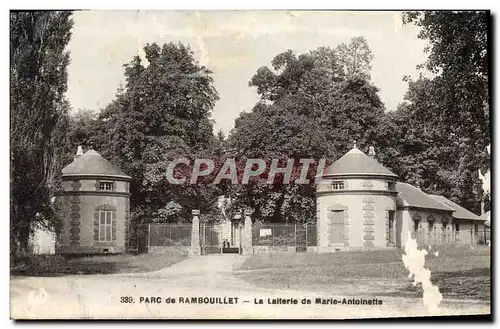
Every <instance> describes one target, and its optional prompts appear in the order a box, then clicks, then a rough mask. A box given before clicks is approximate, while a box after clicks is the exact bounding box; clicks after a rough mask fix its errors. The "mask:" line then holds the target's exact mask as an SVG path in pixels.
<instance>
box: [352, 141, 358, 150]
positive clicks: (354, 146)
mask: <svg viewBox="0 0 500 329" xmlns="http://www.w3.org/2000/svg"><path fill="white" fill-rule="evenodd" d="M353 144H354V145H353V147H352V148H353V149H355V148H357V147H356V141H353Z"/></svg>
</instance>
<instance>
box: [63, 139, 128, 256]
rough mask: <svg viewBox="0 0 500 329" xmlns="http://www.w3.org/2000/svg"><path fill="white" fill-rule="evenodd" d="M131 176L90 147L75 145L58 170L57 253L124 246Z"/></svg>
mask: <svg viewBox="0 0 500 329" xmlns="http://www.w3.org/2000/svg"><path fill="white" fill-rule="evenodd" d="M130 180H131V177H130V176H128V175H126V174H125V173H124V172H123V171H121V170H120V169H119V168H118V167H116V166H114V165H113V164H112V163H111V162H109V161H108V160H106V159H104V158H103V157H102V156H101V155H100V154H99V153H97V152H96V151H94V150H92V149H90V150H88V151H87V152H85V153H83V152H82V148H81V147H78V152H77V155H76V156H75V158H74V160H73V162H71V163H70V164H69V165H67V166H66V167H65V168H64V169H63V170H62V188H63V192H62V195H61V196H60V197H59V200H58V203H59V204H60V211H61V215H62V218H63V224H62V229H61V232H60V233H59V235H58V237H57V250H56V252H57V253H60V254H75V253H78V254H103V253H121V252H125V250H126V248H127V240H128V239H127V236H128V225H129V207H130V203H129V200H130V192H129V186H130V185H129V184H130Z"/></svg>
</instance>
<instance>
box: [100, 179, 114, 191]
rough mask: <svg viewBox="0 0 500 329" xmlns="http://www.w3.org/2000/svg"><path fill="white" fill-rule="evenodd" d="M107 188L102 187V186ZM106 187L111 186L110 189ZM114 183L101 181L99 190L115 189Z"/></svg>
mask: <svg viewBox="0 0 500 329" xmlns="http://www.w3.org/2000/svg"><path fill="white" fill-rule="evenodd" d="M103 186H104V187H105V188H102V187H103ZM106 187H110V188H109V189H108V188H106ZM113 187H114V183H113V182H112V181H99V191H113Z"/></svg>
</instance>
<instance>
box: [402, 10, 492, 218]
mask: <svg viewBox="0 0 500 329" xmlns="http://www.w3.org/2000/svg"><path fill="white" fill-rule="evenodd" d="M403 22H404V23H405V24H408V23H414V24H416V25H417V26H420V27H421V28H422V30H421V32H420V34H419V38H421V39H424V40H427V41H428V42H429V45H428V47H427V48H426V51H427V52H428V53H429V57H428V60H427V61H426V62H425V63H423V64H422V65H421V66H420V67H421V68H424V69H427V70H429V71H431V72H432V73H433V74H434V77H433V78H431V79H429V78H422V77H421V78H419V79H418V80H416V81H411V80H410V83H409V90H408V93H407V95H406V101H407V103H406V104H403V105H402V107H403V109H402V110H401V111H400V112H401V113H400V114H399V115H400V116H401V117H404V118H405V120H403V121H405V123H406V124H408V123H409V122H412V127H411V129H412V130H413V131H417V130H419V131H420V132H421V134H420V137H418V138H417V139H419V138H422V137H425V138H426V139H427V142H425V143H424V144H421V143H420V144H419V146H418V147H416V148H414V149H412V150H410V151H411V152H410V153H412V154H413V156H416V157H419V158H420V161H421V163H428V166H426V168H427V171H428V170H429V169H430V168H434V169H433V170H434V172H435V173H434V174H432V175H430V176H426V177H422V174H421V173H419V172H418V171H415V169H412V166H409V167H408V168H407V169H406V172H402V173H401V174H402V175H403V176H408V175H410V176H413V179H415V180H421V183H422V184H423V185H424V186H427V188H428V190H429V192H442V193H443V194H444V195H446V196H448V197H451V198H452V199H453V200H454V201H456V202H458V203H461V204H463V205H465V206H467V207H468V208H469V209H472V210H475V211H476V212H478V208H479V204H480V198H481V197H480V196H481V195H482V193H481V191H480V188H481V187H480V180H479V177H478V169H485V167H487V158H488V157H487V153H486V146H487V145H488V144H489V143H490V122H489V106H488V97H489V95H488V52H487V34H488V29H487V27H488V24H489V16H488V13H487V12H485V11H477V12H476V11H474V12H473V11H457V12H449V11H446V12H445V11H427V12H408V13H404V14H403ZM411 118H413V119H411ZM406 119H408V120H406ZM420 142H422V139H420ZM406 154H407V155H408V152H406ZM428 161H431V162H428ZM411 170H413V172H410V171H411Z"/></svg>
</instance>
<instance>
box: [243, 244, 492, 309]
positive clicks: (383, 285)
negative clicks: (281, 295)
mask: <svg viewBox="0 0 500 329" xmlns="http://www.w3.org/2000/svg"><path fill="white" fill-rule="evenodd" d="M436 250H437V251H438V252H439V254H438V256H435V255H434V254H433V253H434V252H435V251H436ZM402 254H403V251H400V250H395V249H392V250H376V251H350V252H337V253H330V254H315V253H297V254H295V253H282V254H260V255H253V256H252V257H250V258H248V259H247V260H246V261H245V262H244V263H243V264H242V266H241V267H240V268H239V271H238V272H237V273H236V275H237V276H238V277H240V278H241V279H243V280H245V281H248V282H250V283H252V284H255V285H257V286H261V287H267V288H282V289H293V290H310V291H318V292H331V293H337V294H338V293H343V294H349V293H351V294H352V293H354V294H366V295H374V296H383V295H384V296H407V297H413V296H415V297H418V296H421V293H422V291H421V288H420V285H418V286H417V287H415V286H413V284H412V282H413V280H412V279H409V278H408V274H409V272H408V270H406V268H405V267H404V264H403V261H402V259H401V256H402ZM425 267H426V268H428V269H429V270H431V273H432V274H431V281H432V282H433V283H434V284H437V286H438V287H439V288H440V291H441V293H443V295H444V297H447V298H472V299H484V300H489V299H490V249H489V248H487V247H482V246H476V247H475V248H474V249H471V248H470V246H444V247H438V248H437V249H433V250H431V252H429V254H428V255H427V256H426V263H425Z"/></svg>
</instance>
